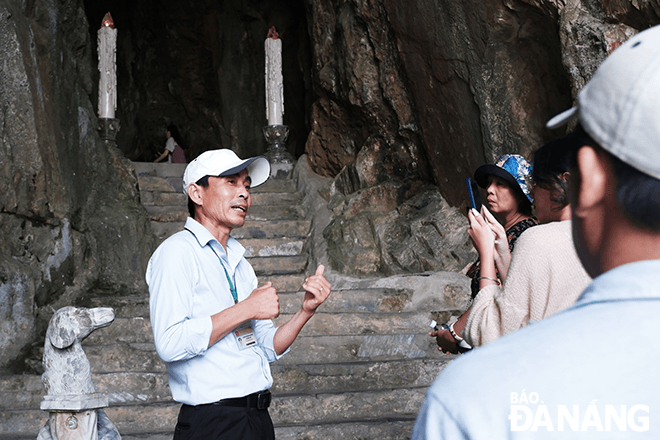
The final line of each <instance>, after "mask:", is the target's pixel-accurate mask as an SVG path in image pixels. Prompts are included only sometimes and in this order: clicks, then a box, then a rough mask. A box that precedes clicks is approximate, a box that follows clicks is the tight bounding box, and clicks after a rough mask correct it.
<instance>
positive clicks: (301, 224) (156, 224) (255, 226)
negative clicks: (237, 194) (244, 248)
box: [151, 219, 311, 240]
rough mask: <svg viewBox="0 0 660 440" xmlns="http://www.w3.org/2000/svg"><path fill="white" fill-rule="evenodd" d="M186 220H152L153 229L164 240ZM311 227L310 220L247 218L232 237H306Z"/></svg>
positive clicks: (175, 231) (181, 228) (181, 226)
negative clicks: (260, 219)
mask: <svg viewBox="0 0 660 440" xmlns="http://www.w3.org/2000/svg"><path fill="white" fill-rule="evenodd" d="M184 225H185V220H184V221H173V222H161V221H154V220H152V221H151V230H152V231H153V232H154V234H155V235H156V237H158V238H160V239H161V240H164V239H165V238H167V237H169V236H170V235H172V234H175V233H177V232H179V231H182V230H183V226H184ZM310 228H311V222H310V221H309V220H271V221H259V220H250V219H248V220H246V221H245V225H244V226H243V227H242V228H237V229H234V230H233V231H232V233H231V235H232V237H234V238H236V239H237V240H241V239H242V238H275V237H289V238H306V237H307V235H308V234H309V230H310Z"/></svg>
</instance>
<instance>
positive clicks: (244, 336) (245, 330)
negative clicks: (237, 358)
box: [234, 321, 257, 350]
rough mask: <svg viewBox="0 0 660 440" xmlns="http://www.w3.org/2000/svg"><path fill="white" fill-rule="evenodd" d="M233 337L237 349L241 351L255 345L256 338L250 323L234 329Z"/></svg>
mask: <svg viewBox="0 0 660 440" xmlns="http://www.w3.org/2000/svg"><path fill="white" fill-rule="evenodd" d="M234 336H235V337H236V342H238V348H239V349H241V350H246V349H248V348H250V347H254V346H256V345H257V338H256V336H255V335H254V330H253V329H252V325H251V322H250V321H248V322H246V323H244V324H243V325H241V326H239V327H237V328H235V329H234Z"/></svg>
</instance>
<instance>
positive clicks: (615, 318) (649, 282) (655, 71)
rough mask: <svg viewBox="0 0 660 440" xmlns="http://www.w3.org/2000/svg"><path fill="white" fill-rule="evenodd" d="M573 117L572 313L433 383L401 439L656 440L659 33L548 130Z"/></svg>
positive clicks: (637, 42)
mask: <svg viewBox="0 0 660 440" xmlns="http://www.w3.org/2000/svg"><path fill="white" fill-rule="evenodd" d="M573 118H577V119H578V121H579V124H580V125H579V126H578V128H577V129H576V131H577V133H578V135H580V136H582V139H583V142H582V145H583V147H582V148H580V149H579V150H578V152H577V155H576V158H575V164H574V168H573V171H571V175H572V176H574V177H573V178H572V179H571V188H570V193H571V194H570V198H571V210H572V216H573V237H574V242H575V247H576V250H577V253H578V255H579V257H580V260H581V262H582V264H583V266H584V267H585V269H586V270H587V272H588V273H589V275H591V276H592V277H594V280H593V283H592V284H591V285H590V286H589V287H587V289H585V291H584V292H583V293H582V294H581V296H580V297H579V298H578V300H577V302H576V303H575V305H574V306H573V307H571V308H569V309H567V310H565V311H563V312H560V313H558V314H556V315H554V316H552V317H550V318H548V319H545V320H543V321H540V322H537V323H535V324H533V325H530V326H529V327H526V328H524V329H522V330H520V331H518V332H516V333H513V334H510V335H508V336H506V337H504V338H502V339H500V340H498V341H496V342H494V343H492V344H490V345H487V346H484V347H483V348H478V349H476V350H473V352H471V353H470V354H468V355H464V356H462V357H461V358H460V359H458V360H456V361H455V362H453V363H452V364H451V365H450V366H448V367H447V369H446V370H445V371H444V372H443V373H442V374H441V375H440V376H439V377H438V379H436V381H435V382H434V384H433V385H432V386H431V388H430V389H429V391H428V392H427V395H426V400H425V402H424V405H423V406H422V409H421V411H420V414H419V416H418V418H417V423H416V425H415V431H414V433H413V437H412V438H413V439H414V440H418V439H424V438H428V439H465V438H469V439H500V438H512V439H515V438H534V439H545V438H579V439H613V438H617V439H624V438H625V439H629V438H630V439H632V438H644V439H647V438H648V439H651V438H653V439H656V438H660V375H658V373H657V372H658V365H660V320H659V318H658V317H659V316H660V283H659V280H660V26H656V27H654V28H651V29H648V30H646V31H644V32H641V33H639V34H637V35H636V36H634V37H632V38H631V39H630V40H629V41H627V42H626V43H625V44H624V45H622V46H621V47H619V48H618V49H617V50H615V51H614V52H613V53H612V55H610V57H608V58H607V59H606V60H605V61H604V62H603V64H602V65H601V66H600V67H599V68H598V70H597V71H596V73H595V74H594V76H593V78H592V79H591V80H590V81H589V82H588V83H587V84H586V85H585V87H584V88H583V90H582V91H581V92H580V94H579V96H578V102H577V106H576V107H575V108H574V109H571V110H569V111H567V112H564V113H562V114H561V115H559V116H557V117H555V118H553V119H552V120H551V121H550V122H549V123H548V126H549V127H550V128H555V127H558V126H561V125H564V124H566V123H567V122H568V121H569V120H571V119H573Z"/></svg>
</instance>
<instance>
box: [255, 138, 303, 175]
mask: <svg viewBox="0 0 660 440" xmlns="http://www.w3.org/2000/svg"><path fill="white" fill-rule="evenodd" d="M263 133H264V137H265V138H266V142H268V149H267V150H266V154H264V156H265V157H266V159H268V162H270V177H271V178H275V179H285V178H289V177H291V172H292V171H293V167H294V165H295V163H296V160H295V159H294V158H293V155H292V154H291V153H289V152H288V151H287V149H286V140H287V138H288V137H289V127H287V126H286V125H268V126H266V127H264V128H263Z"/></svg>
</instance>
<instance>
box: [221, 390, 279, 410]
mask: <svg viewBox="0 0 660 440" xmlns="http://www.w3.org/2000/svg"><path fill="white" fill-rule="evenodd" d="M270 401H271V394H270V391H268V390H266V391H261V392H259V393H252V394H250V395H249V396H245V397H235V398H233V399H222V400H218V401H217V402H213V403H211V405H219V406H235V407H239V408H257V409H268V407H269V406H270Z"/></svg>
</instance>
